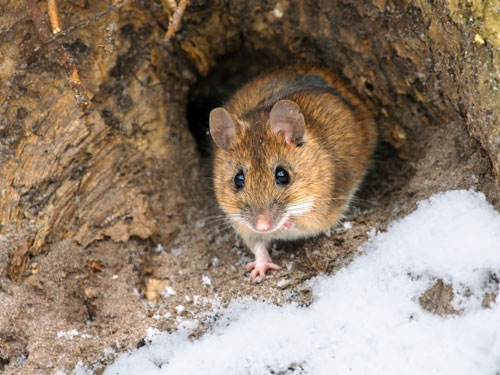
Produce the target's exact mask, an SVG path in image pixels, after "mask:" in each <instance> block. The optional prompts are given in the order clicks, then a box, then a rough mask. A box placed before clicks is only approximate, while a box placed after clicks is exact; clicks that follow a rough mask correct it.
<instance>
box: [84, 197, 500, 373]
mask: <svg viewBox="0 0 500 375" xmlns="http://www.w3.org/2000/svg"><path fill="white" fill-rule="evenodd" d="M361 251H362V252H363V255H361V256H359V257H358V258H357V259H355V260H354V261H353V262H352V263H351V264H350V265H349V266H348V267H346V268H345V269H342V270H340V271H339V272H337V273H336V274H334V275H331V276H322V277H318V278H316V279H314V280H313V281H311V282H310V286H311V288H312V290H313V296H314V302H313V303H312V304H311V305H310V306H309V307H300V306H298V305H296V304H293V303H289V304H285V305H283V306H275V305H273V304H270V303H264V302H257V301H251V300H249V299H245V300H237V301H233V302H232V303H231V304H230V305H229V307H227V308H219V311H218V313H217V319H216V320H215V323H214V324H213V326H212V328H211V330H210V331H209V332H208V333H206V334H205V335H204V336H203V337H201V338H199V339H197V340H191V339H189V334H190V333H191V332H192V330H193V326H194V327H195V326H196V322H194V321H189V322H186V324H185V325H184V326H182V325H181V327H180V328H179V329H178V330H177V331H175V332H173V333H171V334H169V333H166V332H158V331H150V332H149V334H148V340H147V341H148V344H147V345H145V346H144V347H142V348H140V349H137V350H133V351H132V352H130V353H124V354H122V355H120V356H119V357H118V358H117V360H116V361H115V363H114V364H113V365H111V366H109V367H108V368H107V369H106V370H105V372H104V374H106V375H128V374H138V373H140V374H147V375H157V374H158V375H160V374H205V375H210V374H214V375H215V374H217V375H229V374H231V375H237V374H242V375H243V374H262V375H264V374H270V373H280V374H290V375H291V374H294V375H297V374H301V375H305V374H307V375H313V374H314V375H322V374H325V375H326V374H333V373H335V374H363V375H364V374H384V375H390V374H398V375H399V374H402V373H403V374H406V375H413V374H415V375H416V374H418V375H421V374H438V373H439V374H450V375H457V374H464V375H465V374H481V375H482V374H495V373H498V371H500V323H499V322H500V305H499V303H493V304H491V307H490V308H483V307H482V306H481V300H482V296H483V294H484V292H485V290H488V286H489V285H491V284H492V283H494V280H495V279H496V280H498V278H499V277H500V214H499V213H498V212H496V211H495V210H494V209H493V208H492V207H491V206H490V205H489V204H488V203H487V202H486V199H485V197H484V195H483V194H481V193H476V192H472V191H463V190H460V191H451V192H447V193H441V194H436V195H434V196H432V197H431V198H430V199H428V200H426V201H423V202H421V203H420V204H419V207H418V209H417V210H416V211H414V212H413V213H412V214H410V215H408V216H406V217H405V218H403V219H402V220H399V221H396V222H394V223H393V224H391V225H390V226H389V228H388V230H387V232H384V233H374V232H372V233H371V234H370V240H369V241H368V242H367V243H366V244H365V245H364V246H363V247H362V248H361ZM438 279H442V280H443V281H444V282H445V283H449V284H451V285H452V286H453V289H454V294H455V296H460V297H459V298H458V299H457V298H456V299H455V301H454V303H455V304H458V306H459V308H460V314H459V315H453V316H448V317H440V316H437V315H434V314H431V313H429V312H427V311H425V310H423V309H422V307H421V306H420V304H419V297H420V296H421V295H422V294H423V293H424V292H425V291H426V290H428V289H429V288H430V287H432V285H434V283H435V282H436V280H438ZM465 291H467V293H465ZM194 298H195V301H196V297H194ZM75 373H76V374H78V372H76V371H75ZM79 374H85V375H86V373H85V372H80V373H79Z"/></svg>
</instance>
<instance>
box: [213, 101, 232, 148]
mask: <svg viewBox="0 0 500 375" xmlns="http://www.w3.org/2000/svg"><path fill="white" fill-rule="evenodd" d="M210 134H211V136H212V138H213V140H214V142H215V144H216V145H217V146H219V147H220V148H222V149H223V150H225V151H227V150H228V149H229V146H230V145H231V143H233V142H234V140H235V139H236V128H235V125H234V121H233V119H232V118H231V115H230V114H229V112H228V111H226V110H225V109H224V108H222V107H219V108H215V109H213V110H212V111H211V112H210Z"/></svg>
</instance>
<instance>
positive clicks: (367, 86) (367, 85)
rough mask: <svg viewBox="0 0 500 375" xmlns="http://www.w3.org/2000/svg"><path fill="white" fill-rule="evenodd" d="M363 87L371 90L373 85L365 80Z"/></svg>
mask: <svg viewBox="0 0 500 375" xmlns="http://www.w3.org/2000/svg"><path fill="white" fill-rule="evenodd" d="M365 87H366V89H367V90H368V91H370V92H373V89H374V87H373V85H372V84H371V83H370V82H366V83H365Z"/></svg>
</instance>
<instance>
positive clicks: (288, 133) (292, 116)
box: [269, 99, 306, 145]
mask: <svg viewBox="0 0 500 375" xmlns="http://www.w3.org/2000/svg"><path fill="white" fill-rule="evenodd" d="M269 123H270V125H271V130H272V131H273V132H275V133H276V134H278V133H280V132H282V133H283V135H284V136H285V140H286V143H288V144H294V145H297V144H299V143H301V142H302V139H303V138H304V132H305V129H306V122H305V120H304V115H303V114H302V113H301V112H300V107H299V105H298V104H297V103H295V102H293V101H291V100H287V99H283V100H279V101H277V102H276V103H275V104H274V105H273V108H272V109H271V113H270V114H269Z"/></svg>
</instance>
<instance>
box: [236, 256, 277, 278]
mask: <svg viewBox="0 0 500 375" xmlns="http://www.w3.org/2000/svg"><path fill="white" fill-rule="evenodd" d="M280 268H281V267H280V266H278V265H277V264H275V263H272V262H270V261H259V260H255V262H250V263H248V264H247V265H246V267H245V270H246V271H247V272H248V271H252V273H251V274H250V278H251V279H252V281H256V279H257V276H260V281H264V280H265V279H266V272H267V271H268V270H279V269H280Z"/></svg>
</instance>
